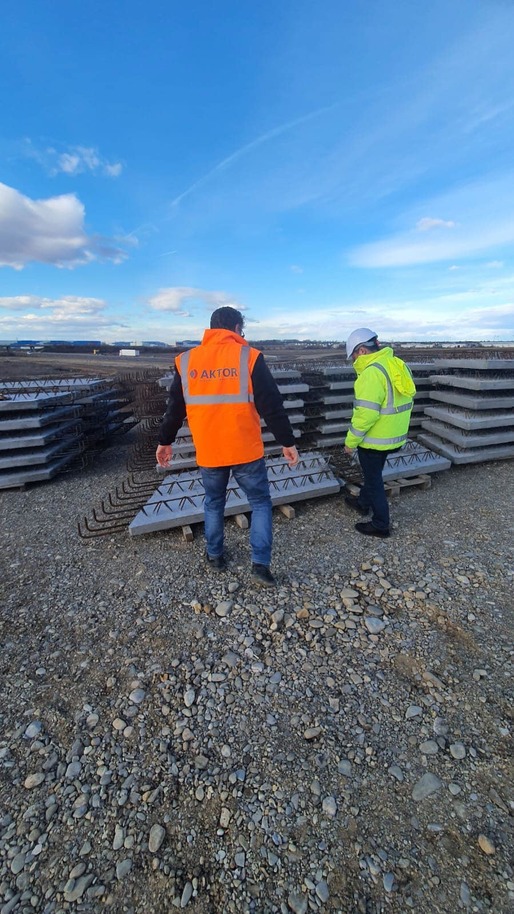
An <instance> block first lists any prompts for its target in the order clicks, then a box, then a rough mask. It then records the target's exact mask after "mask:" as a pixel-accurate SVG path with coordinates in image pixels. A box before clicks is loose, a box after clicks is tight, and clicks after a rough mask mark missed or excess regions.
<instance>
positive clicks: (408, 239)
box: [349, 172, 514, 268]
mask: <svg viewBox="0 0 514 914" xmlns="http://www.w3.org/2000/svg"><path fill="white" fill-rule="evenodd" d="M513 182H514V174H513V173H512V172H508V173H503V174H501V175H498V176H497V177H490V176H488V177H487V178H483V179H480V180H477V181H475V182H472V183H469V184H465V185H462V186H461V185H457V186H455V187H453V188H451V189H450V190H449V191H447V192H446V193H445V194H441V195H440V196H439V197H437V198H434V199H433V200H431V201H429V202H428V206H430V209H432V211H434V210H436V211H437V210H438V211H439V212H441V210H442V211H446V212H451V213H452V214H455V216H456V219H455V220H452V222H451V223H450V222H446V223H444V220H438V225H437V231H426V230H425V231H419V228H420V223H424V222H425V221H426V219H427V217H422V218H421V219H420V218H419V210H420V208H421V207H422V208H423V210H425V212H426V209H427V201H424V202H420V204H418V205H416V207H415V208H413V209H412V210H411V211H409V212H406V213H404V214H402V217H401V219H402V223H403V224H404V225H413V224H414V225H416V229H413V230H409V231H403V232H397V233H394V234H391V235H390V236H389V237H388V238H384V239H383V240H381V241H376V242H371V243H370V244H363V245H361V246H359V247H357V248H354V249H353V250H352V251H350V252H349V259H350V262H351V263H352V264H354V265H355V266H359V267H371V268H374V267H393V266H412V265H414V264H421V263H435V262H437V261H444V260H453V261H454V260H456V259H459V260H460V259H464V258H469V257H472V256H474V255H477V254H482V253H485V252H489V255H490V256H491V255H493V256H494V255H495V254H502V253H503V249H504V248H505V247H506V246H510V245H512V243H513V242H514V214H513V210H512V187H513ZM416 210H417V212H416ZM427 227H428V226H427Z"/></svg>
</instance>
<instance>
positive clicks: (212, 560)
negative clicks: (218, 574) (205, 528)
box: [205, 552, 227, 571]
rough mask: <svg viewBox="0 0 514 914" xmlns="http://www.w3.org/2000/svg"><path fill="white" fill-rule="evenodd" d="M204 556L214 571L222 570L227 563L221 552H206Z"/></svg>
mask: <svg viewBox="0 0 514 914" xmlns="http://www.w3.org/2000/svg"><path fill="white" fill-rule="evenodd" d="M205 558H206V559H207V561H208V563H209V565H210V566H211V568H215V569H216V571H224V570H225V568H226V567H227V563H226V561H225V556H224V555H223V554H221V555H209V553H208V552H206V553H205Z"/></svg>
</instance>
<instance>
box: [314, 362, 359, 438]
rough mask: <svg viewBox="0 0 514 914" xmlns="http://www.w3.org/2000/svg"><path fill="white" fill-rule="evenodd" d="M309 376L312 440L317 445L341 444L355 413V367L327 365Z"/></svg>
mask: <svg viewBox="0 0 514 914" xmlns="http://www.w3.org/2000/svg"><path fill="white" fill-rule="evenodd" d="M307 377H308V379H309V390H310V395H309V398H308V400H307V412H308V415H309V429H308V431H309V435H310V437H309V441H310V443H311V444H312V446H313V447H315V448H324V447H337V446H341V445H342V443H343V441H344V437H345V435H346V432H347V431H348V425H349V422H350V418H351V415H352V409H353V399H354V397H353V384H354V381H355V371H354V370H353V368H352V366H351V365H327V366H323V367H321V368H318V369H317V370H316V371H314V372H310V373H309V374H308V375H307Z"/></svg>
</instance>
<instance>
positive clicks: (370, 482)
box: [357, 447, 390, 530]
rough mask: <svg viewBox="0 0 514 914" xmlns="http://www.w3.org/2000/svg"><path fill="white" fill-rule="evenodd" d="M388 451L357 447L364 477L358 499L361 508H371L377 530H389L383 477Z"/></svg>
mask: <svg viewBox="0 0 514 914" xmlns="http://www.w3.org/2000/svg"><path fill="white" fill-rule="evenodd" d="M388 453H390V452H389V451H374V450H372V449H371V448H367V447H358V448H357V454H358V455H359V463H360V465H361V470H362V475H363V477H364V485H363V486H362V488H361V490H360V492H359V497H358V499H357V500H358V502H359V505H360V506H361V508H366V509H368V508H371V510H372V512H373V514H372V517H371V523H372V524H373V526H374V527H376V528H377V530H389V503H388V501H387V496H386V493H385V489H384V480H383V479H382V470H383V469H384V464H385V462H386V460H387V455H388Z"/></svg>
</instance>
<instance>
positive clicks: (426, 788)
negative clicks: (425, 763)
mask: <svg viewBox="0 0 514 914" xmlns="http://www.w3.org/2000/svg"><path fill="white" fill-rule="evenodd" d="M442 786H443V785H442V782H441V781H440V780H439V778H438V777H437V775H435V774H432V773H431V772H430V771H427V772H426V774H424V775H423V777H422V778H420V779H419V781H418V782H417V783H416V784H415V785H414V787H413V790H412V799H413V800H416V802H418V801H419V800H424V799H426V797H429V796H431V794H433V793H437V791H438V790H440V789H441V787H442Z"/></svg>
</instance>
